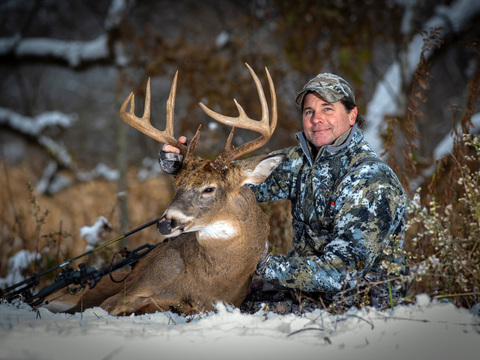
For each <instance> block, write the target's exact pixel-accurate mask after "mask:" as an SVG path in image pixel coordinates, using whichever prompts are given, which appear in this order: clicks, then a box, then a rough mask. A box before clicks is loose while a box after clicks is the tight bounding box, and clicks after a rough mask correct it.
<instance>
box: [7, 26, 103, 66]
mask: <svg viewBox="0 0 480 360" xmlns="http://www.w3.org/2000/svg"><path fill="white" fill-rule="evenodd" d="M10 54H11V55H13V56H14V57H16V58H22V57H38V58H44V57H53V58H56V59H59V60H62V61H65V62H67V63H68V64H69V65H70V66H72V67H77V66H79V65H81V64H82V63H84V62H92V61H98V60H102V59H107V58H108V57H109V56H110V52H109V50H108V36H107V35H105V34H103V35H100V36H99V37H97V38H96V39H94V40H90V41H69V40H57V39H48V38H30V39H19V38H18V37H13V38H4V39H0V56H6V55H10Z"/></svg>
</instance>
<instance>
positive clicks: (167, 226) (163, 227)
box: [157, 216, 172, 235]
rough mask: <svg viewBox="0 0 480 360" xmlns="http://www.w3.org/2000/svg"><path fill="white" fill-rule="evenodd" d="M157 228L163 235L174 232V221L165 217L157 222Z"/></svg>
mask: <svg viewBox="0 0 480 360" xmlns="http://www.w3.org/2000/svg"><path fill="white" fill-rule="evenodd" d="M157 229H158V231H159V232H160V234H162V235H168V234H170V233H171V232H172V221H171V220H167V219H166V218H165V216H164V217H162V218H161V219H160V221H159V222H158V223H157Z"/></svg>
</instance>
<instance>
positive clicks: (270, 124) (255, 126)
mask: <svg viewBox="0 0 480 360" xmlns="http://www.w3.org/2000/svg"><path fill="white" fill-rule="evenodd" d="M245 65H246V66H247V68H248V70H249V71H250V74H251V75H252V78H253V81H254V82H255V85H256V87H257V92H258V97H259V99H260V104H261V107H262V118H261V120H260V121H259V120H254V119H251V118H249V117H248V116H247V114H246V113H245V110H244V109H243V108H242V106H241V105H240V104H239V103H238V102H237V100H235V99H234V102H235V106H236V107H237V109H238V112H239V115H238V116H237V117H230V116H225V115H222V114H219V113H217V112H215V111H213V110H210V109H209V108H208V107H206V106H205V105H204V104H202V103H200V106H201V108H202V110H203V111H204V112H205V113H206V114H207V115H208V116H210V117H211V118H212V119H214V120H216V121H218V122H220V123H222V124H225V125H230V126H232V127H238V128H242V129H247V130H252V131H255V132H258V133H260V137H258V138H256V139H254V140H252V141H250V142H248V143H245V144H242V145H240V146H238V147H237V148H234V149H230V147H231V137H232V135H233V133H231V134H230V136H229V140H228V141H227V146H225V149H224V151H223V152H222V153H221V154H220V155H219V156H218V157H217V159H215V162H214V167H216V168H217V169H218V168H220V169H221V168H222V167H223V166H224V165H225V164H226V163H229V162H230V161H233V160H235V159H237V158H239V157H240V156H242V155H245V154H247V153H249V152H252V151H253V150H256V149H258V148H260V147H262V146H263V145H265V144H266V143H267V142H268V140H269V139H270V137H271V136H272V134H273V132H274V131H275V127H276V126H277V117H278V115H277V97H276V94H275V87H274V85H273V81H272V78H271V76H270V73H269V72H268V69H267V68H265V71H266V73H267V78H268V83H269V86H270V94H271V100H272V118H271V120H270V119H269V111H268V103H267V99H266V98H265V93H264V91H263V87H262V84H261V83H260V80H259V78H258V76H257V75H256V74H255V72H254V71H253V69H252V68H251V67H250V66H249V65H248V64H245Z"/></svg>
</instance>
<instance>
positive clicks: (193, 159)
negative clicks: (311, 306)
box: [46, 64, 284, 316]
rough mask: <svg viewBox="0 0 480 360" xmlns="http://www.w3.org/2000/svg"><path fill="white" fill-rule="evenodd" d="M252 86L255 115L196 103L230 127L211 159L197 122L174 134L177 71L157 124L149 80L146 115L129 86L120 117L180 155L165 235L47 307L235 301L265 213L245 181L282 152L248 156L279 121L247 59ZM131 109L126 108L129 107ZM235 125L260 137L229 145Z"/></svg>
mask: <svg viewBox="0 0 480 360" xmlns="http://www.w3.org/2000/svg"><path fill="white" fill-rule="evenodd" d="M246 66H247V68H248V70H249V71H250V74H251V76H252V78H253V80H254V83H255V85H256V88H257V92H258V96H259V99H260V104H261V108H262V116H261V120H255V119H251V118H249V117H248V116H247V114H246V112H245V110H244V109H243V108H242V106H241V105H240V104H239V103H238V102H237V101H236V100H235V99H234V103H235V105H236V107H237V109H238V112H239V115H238V116H237V117H230V116H226V115H223V114H219V113H217V112H214V111H213V110H211V109H209V108H208V107H207V106H205V105H204V104H203V103H199V105H200V107H201V108H202V110H203V111H204V112H205V114H207V115H208V116H209V117H211V118H212V119H214V120H215V121H217V122H219V123H222V124H225V125H228V126H231V127H232V129H231V131H230V134H229V136H228V138H227V140H226V144H225V147H224V149H223V151H221V152H220V154H219V155H218V156H217V157H216V159H214V160H208V159H203V158H201V157H199V156H197V155H196V154H195V149H196V147H197V144H198V141H199V138H200V133H201V126H199V128H198V130H197V132H196V134H195V136H194V137H193V138H192V140H191V142H190V143H189V145H188V146H186V145H185V144H183V143H181V142H179V141H178V140H176V138H175V137H174V108H175V94H176V88H177V76H178V71H177V72H176V73H175V76H174V78H173V81H172V86H171V89H170V95H169V98H168V100H167V105H166V108H167V110H166V113H167V114H166V127H165V130H162V131H160V130H158V129H157V128H155V127H154V126H153V125H152V124H151V121H150V112H151V109H150V108H151V94H150V79H148V82H147V85H146V95H145V107H144V114H143V116H142V117H141V118H139V117H137V116H136V115H135V100H134V94H133V92H132V93H130V95H128V96H127V98H126V99H125V101H124V103H123V105H122V106H121V108H120V116H121V118H122V119H123V120H124V121H125V122H126V123H127V124H129V125H131V126H132V127H134V128H135V129H137V130H139V131H140V132H142V133H144V134H145V135H147V136H148V137H150V138H153V139H155V140H156V141H158V142H160V143H164V144H170V145H172V146H175V147H177V148H178V149H179V150H180V153H181V154H182V155H183V156H184V158H183V162H182V167H181V169H180V171H179V172H178V174H177V175H176V177H175V179H174V190H175V195H174V198H173V199H172V200H171V202H170V203H169V204H168V205H167V207H166V209H165V212H164V213H163V215H162V216H161V218H160V220H159V222H158V223H157V228H158V231H159V232H160V233H161V234H162V235H163V236H164V237H165V239H166V241H164V243H162V244H160V245H159V246H157V247H156V248H155V249H154V250H152V251H151V252H149V253H148V254H147V255H146V256H145V257H144V258H142V259H140V260H139V261H138V263H137V264H136V265H135V266H134V267H133V268H132V270H131V271H130V272H129V273H128V274H127V275H126V278H125V281H124V282H121V283H115V282H112V281H110V280H109V279H108V278H107V277H105V278H104V279H102V280H101V282H100V283H99V284H98V285H97V286H96V288H99V289H96V288H94V289H91V290H88V291H86V293H85V294H84V295H81V296H80V295H70V300H68V299H66V298H67V297H69V296H68V295H65V296H63V297H62V298H60V299H57V300H54V301H50V302H49V303H48V305H46V306H47V307H48V308H49V309H50V310H51V311H54V312H55V311H62V312H75V311H78V310H79V306H80V304H81V306H82V307H83V308H87V307H94V306H100V307H101V308H103V309H104V310H106V311H107V312H108V313H109V314H111V315H117V316H118V315H130V314H136V315H140V314H145V313H154V312H157V311H160V312H162V311H168V310H172V309H181V311H182V313H183V314H195V313H198V312H202V311H214V310H215V305H216V304H217V303H219V302H223V303H225V304H231V305H233V306H235V307H238V306H240V304H241V303H242V301H243V300H244V299H245V297H246V296H247V291H248V289H249V286H250V284H251V281H252V278H253V276H254V274H255V270H256V266H257V264H258V262H259V260H260V258H261V256H262V253H263V252H264V251H265V250H266V248H268V240H267V237H268V234H269V225H268V216H267V215H266V214H265V213H264V212H263V211H262V209H261V208H260V206H259V204H258V203H257V201H256V199H255V196H254V194H253V192H252V190H251V189H250V188H249V187H248V185H249V184H260V183H261V182H263V181H264V180H265V179H266V178H267V177H268V176H269V175H270V174H271V173H272V171H273V170H274V169H275V168H276V167H277V166H278V165H279V164H280V163H281V162H282V161H283V159H284V155H283V154H276V155H257V156H253V157H248V158H242V157H245V156H244V155H248V154H249V153H251V152H253V151H254V150H256V149H259V148H261V147H262V146H263V145H264V144H266V143H267V142H268V141H269V139H270V137H271V136H272V134H273V132H274V130H275V127H276V125H277V117H278V116H277V101H276V94H275V88H274V85H273V81H272V78H271V76H270V73H269V72H268V69H267V68H265V72H266V76H267V79H268V83H269V88H270V95H271V107H272V114H271V117H270V114H269V107H268V103H267V100H266V97H265V94H264V91H263V87H262V85H261V82H260V80H259V78H258V76H257V75H256V73H255V72H254V71H253V69H252V68H251V67H250V66H249V65H248V64H246ZM128 105H130V111H129V112H127V111H126V110H127V106H128ZM235 128H242V129H247V130H251V131H254V132H256V133H259V134H260V136H259V137H257V138H255V139H254V140H251V141H249V142H246V143H244V144H241V145H239V146H237V147H234V146H232V139H233V135H234V130H235Z"/></svg>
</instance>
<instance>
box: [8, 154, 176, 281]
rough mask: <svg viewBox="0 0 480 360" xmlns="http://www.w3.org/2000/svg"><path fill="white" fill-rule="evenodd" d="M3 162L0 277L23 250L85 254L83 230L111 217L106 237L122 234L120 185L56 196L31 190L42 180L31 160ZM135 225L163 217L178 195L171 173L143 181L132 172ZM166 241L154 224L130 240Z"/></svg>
mask: <svg viewBox="0 0 480 360" xmlns="http://www.w3.org/2000/svg"><path fill="white" fill-rule="evenodd" d="M0 165H1V166H2V169H4V171H2V173H1V174H0V183H1V184H2V185H1V187H0V229H1V232H0V249H1V255H0V276H5V273H6V270H7V261H8V258H9V257H10V256H11V255H13V254H15V253H16V252H17V251H19V250H21V249H27V250H30V251H36V250H37V249H39V250H40V251H41V250H42V249H44V248H45V247H49V249H50V250H49V253H50V255H52V256H53V257H55V259H54V260H55V263H59V262H61V261H63V260H66V259H67V258H69V257H73V256H76V255H79V254H81V253H83V252H85V246H86V244H87V243H86V241H85V240H84V239H83V238H81V237H80V231H79V230H80V228H81V227H82V226H85V225H93V224H94V223H95V221H96V220H97V218H98V217H99V216H105V217H106V218H107V219H108V220H109V221H110V223H111V225H112V230H111V232H110V233H108V234H106V236H105V240H110V239H113V238H116V237H117V236H119V235H121V234H120V233H119V229H118V221H117V218H118V212H119V201H118V197H117V189H116V184H115V183H114V182H108V181H104V180H93V181H90V182H81V183H76V184H75V185H74V186H71V187H69V188H67V189H65V190H63V191H61V192H59V193H57V194H55V195H54V196H44V195H40V194H38V193H36V191H35V190H34V189H31V185H29V184H35V183H36V181H37V180H38V178H37V176H36V175H35V173H34V171H33V169H32V168H31V166H29V164H22V165H21V166H14V167H12V166H7V165H5V164H3V163H2V164H0ZM127 182H128V190H127V192H128V195H127V196H128V208H129V217H130V228H134V227H137V226H139V225H141V224H143V223H146V222H147V221H149V220H152V219H155V218H156V217H158V216H160V215H161V214H162V212H163V210H164V209H165V207H166V205H167V203H168V202H169V201H170V199H171V197H172V186H171V179H170V178H168V177H166V176H160V177H157V178H152V179H149V180H147V181H143V182H140V181H139V180H137V179H136V170H135V169H131V170H130V171H129V174H128V180H127ZM159 240H161V237H160V235H159V233H158V232H157V230H156V229H154V227H151V228H148V229H145V230H143V231H141V232H140V233H138V234H135V235H132V236H131V237H129V238H128V240H127V242H126V246H127V247H128V248H134V247H137V246H138V245H139V244H142V243H146V242H150V243H156V242H158V241H159Z"/></svg>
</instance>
